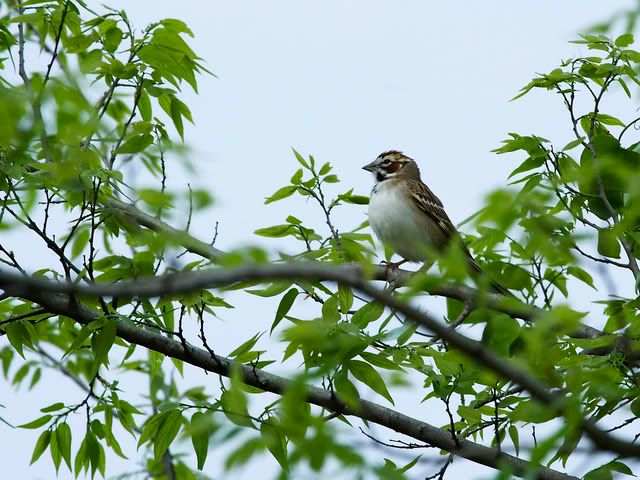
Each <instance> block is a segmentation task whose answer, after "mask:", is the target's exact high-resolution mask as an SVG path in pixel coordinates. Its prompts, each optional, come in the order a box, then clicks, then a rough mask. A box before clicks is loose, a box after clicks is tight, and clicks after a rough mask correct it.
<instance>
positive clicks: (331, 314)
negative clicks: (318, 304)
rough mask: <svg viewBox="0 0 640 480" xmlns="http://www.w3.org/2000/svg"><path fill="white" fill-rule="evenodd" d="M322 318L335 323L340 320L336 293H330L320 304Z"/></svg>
mask: <svg viewBox="0 0 640 480" xmlns="http://www.w3.org/2000/svg"><path fill="white" fill-rule="evenodd" d="M322 319H323V320H325V321H327V322H331V323H336V322H338V321H339V320H340V311H339V310H338V296H337V295H332V296H331V297H329V299H327V301H325V302H324V304H323V305H322Z"/></svg>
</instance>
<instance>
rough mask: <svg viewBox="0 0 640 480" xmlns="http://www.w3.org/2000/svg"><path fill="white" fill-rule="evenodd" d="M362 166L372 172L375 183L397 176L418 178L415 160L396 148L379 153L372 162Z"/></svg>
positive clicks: (418, 172)
mask: <svg viewBox="0 0 640 480" xmlns="http://www.w3.org/2000/svg"><path fill="white" fill-rule="evenodd" d="M362 168H363V169H364V170H366V171H368V172H371V173H373V176H374V178H375V180H376V183H380V182H383V181H385V180H389V179H391V178H398V177H404V178H411V179H416V180H419V179H420V170H419V169H418V165H417V164H416V162H415V161H414V160H413V159H412V158H409V157H407V156H406V155H405V154H403V153H402V152H399V151H397V150H389V151H388V152H383V153H381V154H380V155H378V158H376V159H375V160H374V161H373V162H371V163H369V164H367V165H365V166H364V167H362Z"/></svg>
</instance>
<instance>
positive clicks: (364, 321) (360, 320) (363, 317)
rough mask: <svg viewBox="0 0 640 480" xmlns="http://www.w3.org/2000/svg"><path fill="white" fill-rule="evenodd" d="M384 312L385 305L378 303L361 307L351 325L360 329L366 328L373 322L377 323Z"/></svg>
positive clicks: (352, 317)
mask: <svg viewBox="0 0 640 480" xmlns="http://www.w3.org/2000/svg"><path fill="white" fill-rule="evenodd" d="M383 312H384V305H382V304H381V303H378V302H369V303H366V304H364V305H363V306H362V307H360V308H359V309H358V310H357V311H356V312H355V313H354V314H353V315H352V316H351V323H353V324H355V325H357V326H358V327H360V328H365V327H366V326H367V325H369V324H370V323H371V322H375V321H376V320H378V318H380V316H381V315H382V313H383Z"/></svg>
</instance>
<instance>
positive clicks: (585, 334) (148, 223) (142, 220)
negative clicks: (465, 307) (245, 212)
mask: <svg viewBox="0 0 640 480" xmlns="http://www.w3.org/2000/svg"><path fill="white" fill-rule="evenodd" d="M108 204H109V207H110V208H112V209H113V210H115V211H118V212H122V213H124V214H125V215H126V216H127V218H128V219H129V220H132V221H134V222H135V223H137V224H138V225H141V226H143V227H146V228H148V229H150V230H153V231H155V232H159V233H162V234H164V235H168V236H169V237H170V238H173V239H175V241H176V242H177V243H179V244H180V245H181V246H182V247H184V248H186V249H187V250H188V251H190V252H191V253H194V254H196V255H200V256H201V257H204V258H207V259H209V260H211V261H212V262H213V263H216V262H218V261H219V260H220V259H221V258H222V257H223V256H224V255H225V252H224V251H222V250H219V249H217V248H215V247H213V246H211V245H210V244H208V243H205V242H203V241H201V240H198V239H196V238H194V237H192V236H191V235H189V234H188V233H187V232H185V231H182V230H177V229H175V228H173V227H171V226H170V225H168V224H166V223H165V222H163V221H162V220H160V219H158V218H156V217H153V216H151V215H149V214H146V213H144V212H142V211H141V210H139V209H138V208H137V207H136V206H135V205H131V204H128V203H124V202H121V201H119V200H115V199H112V200H109V202H108ZM339 268H341V269H344V270H345V272H347V273H349V274H353V275H360V276H362V275H363V270H364V268H363V266H362V265H361V264H359V263H343V264H341V265H340V267H339ZM367 271H370V272H371V279H372V280H380V281H385V282H393V283H394V284H395V285H397V286H402V285H405V284H407V282H408V281H409V279H410V278H411V277H412V275H414V273H415V272H411V271H409V270H402V269H398V270H390V269H388V268H386V267H384V266H377V265H376V266H371V268H370V269H369V270H367ZM425 291H427V292H428V293H430V294H431V295H437V296H441V297H447V298H452V299H455V300H460V301H461V302H464V303H467V304H469V305H470V306H471V308H476V307H478V306H483V307H487V308H490V309H492V310H495V311H498V312H502V313H506V314H507V315H509V316H512V317H514V318H520V319H522V320H526V321H530V320H533V319H534V318H535V317H536V316H538V315H541V314H544V313H545V310H542V309H540V308H536V307H534V306H532V305H527V304H524V303H520V304H516V303H515V302H514V299H513V298H509V300H507V301H505V297H504V296H503V295H500V294H497V293H489V292H486V293H485V292H480V291H478V290H477V289H475V288H471V287H468V286H466V285H459V284H452V283H446V282H443V283H441V284H439V285H430V286H427V287H426V288H425ZM603 335H604V333H603V332H601V331H600V330H598V329H596V328H593V327H590V326H588V325H581V326H580V327H579V328H578V330H576V331H575V332H572V333H571V334H570V336H571V337H573V338H582V339H589V338H598V337H601V336H603Z"/></svg>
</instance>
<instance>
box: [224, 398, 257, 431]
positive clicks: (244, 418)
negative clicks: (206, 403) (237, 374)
mask: <svg viewBox="0 0 640 480" xmlns="http://www.w3.org/2000/svg"><path fill="white" fill-rule="evenodd" d="M220 402H221V403H222V408H223V409H224V414H225V416H226V417H227V418H228V419H229V420H231V421H232V422H233V423H235V424H236V425H238V426H240V427H249V428H253V421H252V420H251V418H250V416H249V410H248V408H247V399H246V398H245V396H244V394H243V392H242V391H241V390H240V389H239V388H232V389H231V390H225V391H224V392H222V395H221V396H220Z"/></svg>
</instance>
